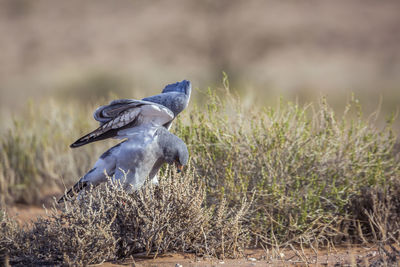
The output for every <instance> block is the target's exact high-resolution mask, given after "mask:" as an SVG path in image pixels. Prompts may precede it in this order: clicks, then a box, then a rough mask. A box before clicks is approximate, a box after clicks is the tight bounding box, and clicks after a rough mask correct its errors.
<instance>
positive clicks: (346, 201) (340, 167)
mask: <svg viewBox="0 0 400 267" xmlns="http://www.w3.org/2000/svg"><path fill="white" fill-rule="evenodd" d="M223 85H224V87H223V88H222V89H217V90H212V89H209V90H208V91H197V93H198V94H202V97H204V98H205V102H204V103H205V104H204V105H198V104H194V103H192V104H191V107H190V108H189V109H188V110H186V111H185V112H183V114H181V115H180V116H179V117H178V118H177V120H176V121H175V122H174V124H173V128H172V132H174V133H175V134H176V135H178V136H179V137H181V138H182V139H183V140H184V141H185V142H186V144H187V145H188V147H189V151H190V155H191V161H190V162H191V166H193V168H194V177H195V180H196V181H197V182H201V183H204V185H205V190H206V197H205V202H204V205H206V206H208V207H213V206H215V205H219V203H220V202H221V201H225V200H226V203H227V206H228V207H230V208H234V207H236V206H237V205H239V204H240V203H241V201H242V199H246V198H247V199H250V198H253V197H254V201H253V202H252V203H253V204H252V205H251V207H250V209H249V212H248V213H247V215H246V229H248V231H249V232H250V233H251V234H250V237H251V240H252V242H253V243H252V244H254V245H279V246H282V245H288V244H291V243H293V242H294V243H296V242H299V243H306V244H314V245H327V244H329V243H335V244H337V243H339V244H340V243H343V242H349V241H350V242H364V241H374V240H375V241H376V240H380V241H387V240H389V239H390V240H398V238H399V232H398V229H399V227H398V226H399V225H398V222H400V217H399V216H400V214H399V212H398V208H399V207H400V204H399V203H400V160H399V144H398V138H397V134H396V133H395V132H394V131H393V130H392V125H393V123H394V122H395V118H394V117H393V116H392V117H390V118H388V119H387V122H386V125H385V126H384V127H379V128H378V127H377V126H376V118H377V116H378V113H374V114H372V115H371V116H369V119H365V118H364V116H363V114H362V111H361V105H360V104H359V101H358V100H357V99H356V98H354V97H353V98H352V99H351V100H350V101H349V102H348V104H347V105H346V107H345V110H344V112H343V114H342V115H338V114H337V113H335V112H334V111H333V109H332V108H331V107H330V106H329V105H328V103H327V100H326V99H325V98H321V99H320V100H319V102H318V103H313V104H309V105H305V106H300V105H298V104H296V103H293V102H286V101H284V100H281V101H279V103H278V104H277V105H276V107H264V108H262V107H257V106H252V107H248V106H245V105H243V104H242V102H241V98H240V97H237V96H235V95H234V94H232V93H231V92H230V89H229V82H228V80H227V78H226V77H225V78H224V83H223ZM94 108H95V106H91V107H89V106H82V105H73V104H69V105H66V104H65V103H61V102H56V101H49V102H42V103H40V104H35V103H33V102H32V103H31V104H30V105H29V108H27V112H26V113H25V114H24V115H19V116H15V118H14V123H13V124H12V125H11V127H10V128H9V130H8V131H6V132H5V133H4V134H2V135H1V151H2V154H1V157H0V160H1V161H0V162H1V172H0V181H1V196H2V201H3V202H6V203H13V202H19V203H21V202H22V203H29V204H32V203H37V204H39V203H41V201H42V200H41V198H42V197H43V196H44V195H45V194H49V193H50V194H61V192H62V191H63V190H64V188H65V187H64V185H63V183H65V185H66V186H67V187H69V186H71V185H72V184H73V183H74V182H75V181H76V180H77V179H78V178H79V176H80V175H83V174H84V173H85V172H86V171H87V170H89V169H90V167H91V164H93V163H94V162H95V160H96V159H97V157H98V156H99V155H100V154H101V152H102V151H103V150H105V149H106V148H107V147H109V146H111V143H115V140H114V141H113V140H109V141H106V142H103V141H102V142H98V143H96V144H91V145H88V146H86V147H83V148H80V149H76V150H70V149H69V148H68V145H69V144H70V143H71V142H72V141H73V140H75V138H77V137H79V136H80V135H81V134H83V133H85V132H87V131H89V130H90V129H93V128H94V127H95V123H94V121H93V120H92V119H91V118H90V114H91V111H92V110H93V109H94ZM382 218H385V221H382ZM396 229H397V230H396Z"/></svg>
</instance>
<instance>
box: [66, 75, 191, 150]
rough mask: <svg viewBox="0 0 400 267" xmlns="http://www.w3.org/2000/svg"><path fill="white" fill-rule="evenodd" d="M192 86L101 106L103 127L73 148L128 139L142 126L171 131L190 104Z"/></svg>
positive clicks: (99, 116) (173, 86)
mask: <svg viewBox="0 0 400 267" xmlns="http://www.w3.org/2000/svg"><path fill="white" fill-rule="evenodd" d="M191 90H192V86H191V83H190V82H189V81H187V80H183V81H181V82H177V83H174V84H169V85H167V86H166V87H165V88H164V89H163V90H162V93H161V94H158V95H154V96H150V97H146V98H143V99H142V100H135V99H119V100H114V101H112V102H110V104H108V105H105V106H101V107H99V108H98V109H96V111H95V112H94V114H93V117H94V119H95V120H97V121H98V122H99V123H100V127H99V128H97V129H96V130H94V131H92V132H90V133H88V134H87V135H85V136H83V137H81V138H79V139H78V140H77V141H75V142H74V143H73V144H71V147H72V148H75V147H79V146H83V145H86V144H89V143H91V142H95V141H99V140H103V139H107V138H126V137H127V132H129V133H130V134H135V132H136V131H141V126H144V125H147V124H153V125H156V126H163V127H165V128H166V129H169V128H170V126H171V124H172V121H173V120H174V119H175V118H176V116H177V115H178V114H179V113H180V112H182V110H184V109H185V108H186V107H187V105H188V104H189V100H190V94H191Z"/></svg>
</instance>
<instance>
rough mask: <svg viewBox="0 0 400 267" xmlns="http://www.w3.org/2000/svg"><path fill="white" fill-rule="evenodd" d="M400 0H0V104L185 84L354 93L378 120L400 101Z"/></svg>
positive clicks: (291, 94) (343, 96) (246, 92)
mask: <svg viewBox="0 0 400 267" xmlns="http://www.w3.org/2000/svg"><path fill="white" fill-rule="evenodd" d="M399 10H400V1H375V0H359V1H321V0H312V1H311V0H310V1H298V0H286V1H257V0H254V1H237V0H226V1H225V0H218V1H216V0H213V1H212V0H209V1H207V0H205V1H195V0H191V1H189V0H172V1H161V0H160V1H156V0H155V1H144V0H143V1H142V0H135V1H133V0H129V1H127V0H121V1H105V0H96V1H79V0H68V1H54V0H35V1H29V0H0V36H1V37H0V38H1V41H0V104H1V111H3V112H10V110H11V111H12V112H14V111H16V110H18V109H19V108H21V107H23V106H24V105H25V104H26V103H27V101H28V99H31V98H33V99H36V98H43V97H44V96H51V97H54V98H60V99H62V100H65V101H68V100H74V99H75V100H78V101H83V102H87V101H89V102H96V101H98V98H102V97H107V95H109V94H110V93H111V94H113V95H115V96H117V97H128V98H141V97H143V96H146V95H152V94H156V93H158V92H160V90H161V89H162V88H163V87H164V86H165V85H166V84H168V83H172V82H175V81H180V80H182V79H189V80H191V81H192V84H193V87H194V88H202V89H204V88H207V87H214V86H220V84H221V80H222V72H223V71H224V72H226V73H227V74H228V76H229V80H230V85H231V88H232V89H233V90H235V91H237V92H238V93H239V94H240V95H242V96H243V97H244V102H245V103H247V104H248V105H253V104H254V103H257V104H263V105H266V104H271V103H276V100H277V97H279V96H284V97H285V98H287V99H289V100H297V101H300V102H307V101H311V100H314V99H316V98H318V97H319V96H321V95H324V96H327V97H328V101H329V102H331V104H332V105H333V106H337V107H343V106H344V104H345V102H346V100H348V99H349V98H350V95H351V93H352V92H354V93H355V95H356V97H357V98H359V99H360V101H361V103H362V105H363V108H364V109H365V111H366V112H372V111H373V110H375V109H376V108H377V107H378V105H379V102H380V100H382V103H383V105H382V114H383V115H382V117H384V116H385V115H386V114H389V113H390V112H392V111H395V110H396V109H397V108H398V107H399V103H400V49H399V48H400V12H399Z"/></svg>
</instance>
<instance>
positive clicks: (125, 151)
mask: <svg viewBox="0 0 400 267" xmlns="http://www.w3.org/2000/svg"><path fill="white" fill-rule="evenodd" d="M188 159H189V152H188V149H187V147H186V144H185V143H184V142H183V141H182V140H181V139H180V138H178V137H177V136H175V135H174V134H172V133H170V132H169V131H168V130H167V129H166V128H165V127H163V126H154V125H153V126H148V127H147V129H146V130H144V129H142V130H141V131H137V132H136V133H135V134H134V135H131V136H130V137H129V138H128V139H127V140H125V141H123V142H122V143H120V144H118V145H116V146H114V147H112V148H110V149H109V150H107V151H106V152H105V153H104V154H103V155H101V156H100V158H99V159H98V161H97V162H96V163H95V165H94V167H93V169H91V170H90V171H89V172H88V173H86V174H85V175H84V176H83V177H82V178H81V179H80V180H79V181H78V182H77V183H76V184H75V185H74V186H73V187H72V188H71V189H70V190H69V191H68V192H67V193H66V194H65V195H64V196H63V197H62V198H60V200H59V201H58V203H62V202H64V201H65V200H67V199H69V198H71V197H73V196H74V195H75V194H77V193H79V192H80V191H82V190H83V189H85V188H87V187H88V186H89V187H90V186H93V187H95V186H97V185H99V184H101V183H104V182H107V181H108V178H107V177H108V176H109V177H113V178H112V179H113V181H119V182H121V184H122V186H123V188H124V189H125V190H127V191H128V192H132V191H133V190H137V189H139V188H140V187H141V186H142V185H143V184H144V183H145V181H146V178H147V177H149V180H151V181H152V182H153V183H157V182H158V181H157V172H158V170H159V169H160V168H161V166H162V165H163V164H164V163H168V164H174V163H175V164H176V166H177V168H178V172H180V171H182V168H183V166H184V165H186V164H187V162H188Z"/></svg>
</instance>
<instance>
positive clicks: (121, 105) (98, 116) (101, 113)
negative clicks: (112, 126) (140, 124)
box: [93, 99, 143, 125]
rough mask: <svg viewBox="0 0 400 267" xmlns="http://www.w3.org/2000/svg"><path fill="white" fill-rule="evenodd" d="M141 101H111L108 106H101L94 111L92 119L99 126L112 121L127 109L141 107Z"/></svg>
mask: <svg viewBox="0 0 400 267" xmlns="http://www.w3.org/2000/svg"><path fill="white" fill-rule="evenodd" d="M142 104H143V101H141V100H135V99H118V100H114V101H111V102H110V104H108V105H105V106H101V107H99V108H97V109H96V111H95V112H94V113H93V117H94V119H95V120H96V121H98V122H100V125H102V124H104V123H106V122H108V121H110V120H112V119H113V118H115V117H116V116H118V115H119V114H121V113H122V112H124V111H125V110H127V109H131V108H134V107H137V106H139V105H142Z"/></svg>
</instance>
